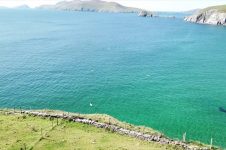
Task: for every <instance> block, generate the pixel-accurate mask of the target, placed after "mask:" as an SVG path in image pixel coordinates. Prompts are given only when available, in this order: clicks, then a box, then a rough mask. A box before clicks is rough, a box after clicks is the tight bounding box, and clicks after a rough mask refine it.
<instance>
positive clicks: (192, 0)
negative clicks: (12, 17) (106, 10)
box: [0, 0, 226, 11]
mask: <svg viewBox="0 0 226 150" xmlns="http://www.w3.org/2000/svg"><path fill="white" fill-rule="evenodd" d="M59 1H62V0H0V6H7V7H16V6H19V5H23V4H26V5H29V6H30V7H36V6H39V5H42V4H55V3H57V2H59ZM106 1H115V2H118V3H120V4H123V5H126V6H132V7H139V8H144V9H148V10H152V11H185V10H191V9H196V8H204V7H207V6H212V5H220V4H226V0H106Z"/></svg>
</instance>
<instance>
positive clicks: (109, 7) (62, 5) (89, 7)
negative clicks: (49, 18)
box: [38, 0, 152, 15]
mask: <svg viewBox="0 0 226 150" xmlns="http://www.w3.org/2000/svg"><path fill="white" fill-rule="evenodd" d="M38 8H41V9H56V10H65V11H92V12H111V13H140V12H142V11H145V10H142V9H139V8H132V7H126V6H122V5H120V4H118V3H115V2H105V1H101V0H90V1H82V0H73V1H63V2H59V3H57V4H56V5H42V6H40V7H38ZM146 12H148V15H150V14H152V13H151V12H149V11H146Z"/></svg>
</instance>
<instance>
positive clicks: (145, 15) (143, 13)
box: [138, 10, 153, 17]
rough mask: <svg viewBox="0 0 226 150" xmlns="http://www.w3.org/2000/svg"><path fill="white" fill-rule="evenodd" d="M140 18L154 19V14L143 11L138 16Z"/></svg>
mask: <svg viewBox="0 0 226 150" xmlns="http://www.w3.org/2000/svg"><path fill="white" fill-rule="evenodd" d="M138 16H139V17H153V14H152V13H150V12H148V11H145V10H143V11H141V12H140V13H139V14H138Z"/></svg>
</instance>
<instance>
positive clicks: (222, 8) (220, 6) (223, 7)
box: [202, 5, 226, 12]
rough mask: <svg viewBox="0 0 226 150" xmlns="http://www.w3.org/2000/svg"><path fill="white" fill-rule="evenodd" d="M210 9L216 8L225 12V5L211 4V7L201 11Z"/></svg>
mask: <svg viewBox="0 0 226 150" xmlns="http://www.w3.org/2000/svg"><path fill="white" fill-rule="evenodd" d="M210 9H217V10H218V11H219V12H226V5H219V6H212V7H207V8H205V9H203V10H202V11H203V12H204V11H207V10H210Z"/></svg>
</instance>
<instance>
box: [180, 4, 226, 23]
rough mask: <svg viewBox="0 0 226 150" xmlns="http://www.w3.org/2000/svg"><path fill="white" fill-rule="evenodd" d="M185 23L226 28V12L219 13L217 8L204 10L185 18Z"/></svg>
mask: <svg viewBox="0 0 226 150" xmlns="http://www.w3.org/2000/svg"><path fill="white" fill-rule="evenodd" d="M184 20H185V21H188V22H193V23H199V24H211V25H224V26H226V12H223V11H219V10H218V9H217V8H211V9H204V10H201V11H199V12H197V13H195V14H193V15H191V16H188V17H185V18H184Z"/></svg>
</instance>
